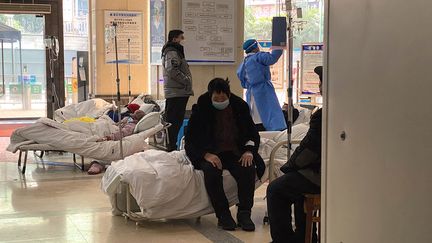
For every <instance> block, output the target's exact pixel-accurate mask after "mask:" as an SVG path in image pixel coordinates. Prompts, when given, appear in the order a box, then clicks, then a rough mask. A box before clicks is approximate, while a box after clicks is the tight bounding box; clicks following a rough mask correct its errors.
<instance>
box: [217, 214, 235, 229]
mask: <svg viewBox="0 0 432 243" xmlns="http://www.w3.org/2000/svg"><path fill="white" fill-rule="evenodd" d="M218 226H219V227H221V228H222V229H224V230H229V231H234V230H235V229H236V227H237V225H236V222H235V221H234V219H233V218H232V216H231V214H230V215H227V216H224V217H220V218H219V220H218Z"/></svg>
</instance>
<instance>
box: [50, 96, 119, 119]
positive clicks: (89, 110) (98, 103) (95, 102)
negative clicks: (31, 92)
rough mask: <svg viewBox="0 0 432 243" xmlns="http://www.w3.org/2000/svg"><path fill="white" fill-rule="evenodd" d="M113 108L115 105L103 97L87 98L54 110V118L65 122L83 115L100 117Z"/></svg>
mask: <svg viewBox="0 0 432 243" xmlns="http://www.w3.org/2000/svg"><path fill="white" fill-rule="evenodd" d="M112 108H113V105H112V104H111V103H108V102H106V101H105V100H103V99H99V98H97V99H91V100H86V101H83V102H80V103H78V104H72V105H68V106H65V107H62V108H60V109H58V110H56V111H54V120H56V121H58V122H63V121H65V120H68V119H71V118H76V117H82V116H88V117H92V118H99V117H100V116H102V115H103V114H105V113H106V112H107V111H108V110H110V109H112Z"/></svg>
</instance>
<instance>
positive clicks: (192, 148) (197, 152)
mask: <svg viewBox="0 0 432 243" xmlns="http://www.w3.org/2000/svg"><path fill="white" fill-rule="evenodd" d="M202 116H203V114H202V111H201V110H200V108H199V106H198V104H195V105H193V107H192V114H191V116H190V118H189V122H188V128H187V131H186V134H185V150H186V154H187V156H188V157H189V158H190V159H191V160H192V161H197V160H201V159H202V158H204V155H205V153H206V151H204V147H203V146H202V145H203V141H202V137H203V136H201V134H200V132H201V131H202V130H203V126H202V124H203V122H202Z"/></svg>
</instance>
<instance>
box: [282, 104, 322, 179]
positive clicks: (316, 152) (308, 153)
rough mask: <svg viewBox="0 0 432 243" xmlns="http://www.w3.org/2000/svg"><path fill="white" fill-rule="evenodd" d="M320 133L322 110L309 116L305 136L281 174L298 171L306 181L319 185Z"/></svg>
mask: <svg viewBox="0 0 432 243" xmlns="http://www.w3.org/2000/svg"><path fill="white" fill-rule="evenodd" d="M321 131H322V109H319V110H318V111H316V112H315V113H314V114H313V115H312V116H311V120H310V127H309V130H308V132H307V134H306V136H305V137H304V138H303V140H302V141H301V143H300V146H298V147H297V149H296V150H295V151H294V153H293V154H292V156H291V157H290V159H289V161H288V162H287V163H286V164H285V165H283V166H282V168H281V171H282V172H284V173H288V172H290V171H298V172H300V173H301V174H303V175H304V176H305V177H306V178H307V179H309V180H310V181H312V182H314V183H315V184H317V185H319V182H320V174H321Z"/></svg>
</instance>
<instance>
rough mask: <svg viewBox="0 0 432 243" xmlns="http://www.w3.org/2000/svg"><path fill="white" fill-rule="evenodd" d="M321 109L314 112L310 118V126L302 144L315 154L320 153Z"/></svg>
mask: <svg viewBox="0 0 432 243" xmlns="http://www.w3.org/2000/svg"><path fill="white" fill-rule="evenodd" d="M321 134H322V110H321V109H319V110H318V111H317V112H315V113H314V114H313V115H312V117H311V120H310V127H309V130H308V132H307V134H306V137H305V139H303V141H302V145H303V146H304V147H306V148H308V149H310V150H312V151H314V152H315V153H317V154H321Z"/></svg>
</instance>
